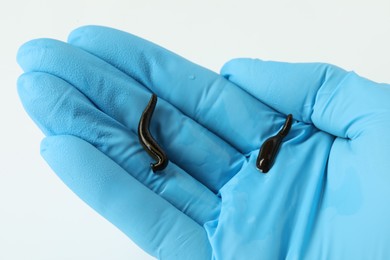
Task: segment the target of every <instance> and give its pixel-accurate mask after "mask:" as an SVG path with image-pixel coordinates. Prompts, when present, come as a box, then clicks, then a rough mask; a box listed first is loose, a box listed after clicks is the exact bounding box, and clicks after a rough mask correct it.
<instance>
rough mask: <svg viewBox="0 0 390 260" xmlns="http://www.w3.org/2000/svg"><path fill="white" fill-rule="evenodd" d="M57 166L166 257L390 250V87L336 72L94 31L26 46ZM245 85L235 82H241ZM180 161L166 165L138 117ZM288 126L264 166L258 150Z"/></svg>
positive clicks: (375, 254)
mask: <svg viewBox="0 0 390 260" xmlns="http://www.w3.org/2000/svg"><path fill="white" fill-rule="evenodd" d="M18 62H19V63H20V65H21V66H22V68H23V69H24V71H25V72H26V73H25V74H24V75H22V76H21V77H20V79H19V81H18V90H19V94H20V97H21V100H22V102H23V104H24V106H25V108H26V110H27V112H28V113H29V114H30V116H31V117H32V118H33V120H34V121H35V122H36V123H37V124H38V126H39V127H40V128H41V129H42V130H43V132H44V133H45V134H46V135H47V136H48V137H47V138H46V139H44V141H43V142H42V147H41V152H42V155H43V157H44V158H45V160H46V161H47V162H48V163H49V165H50V166H51V167H52V168H53V170H54V171H55V172H56V173H57V174H58V176H59V177H60V178H61V179H62V180H63V181H64V182H65V183H66V185H68V186H69V187H70V188H71V189H72V190H73V191H74V192H75V193H76V194H77V195H78V196H80V198H82V199H83V200H84V201H85V202H86V203H88V204H89V205H90V206H91V207H93V208H94V209H95V210H96V211H97V212H99V213H100V214H101V215H103V216H104V217H105V218H107V219H108V220H109V221H111V222H112V223H113V224H114V225H116V226H117V227H118V228H119V229H120V230H122V231H123V232H124V233H125V234H126V235H128V236H129V237H130V238H131V239H132V240H134V241H135V242H136V243H137V244H138V245H139V246H141V247H142V248H143V249H144V250H146V251H147V252H148V253H149V254H151V255H153V256H156V257H159V258H161V259H211V258H214V259H223V260H226V259H389V258H390V247H389V244H390V221H389V220H390V204H389V203H388V198H389V197H390V174H389V173H390V172H389V169H390V160H389V153H390V137H389V134H388V133H389V130H390V87H389V85H386V84H377V83H374V82H372V81H369V80H366V79H364V78H361V77H359V76H357V75H356V74H355V73H353V72H346V71H344V70H342V69H339V68H337V67H334V66H331V65H326V64H320V63H313V64H288V63H279V62H264V61H260V60H249V59H238V60H233V61H231V62H229V63H227V64H226V65H225V66H224V67H223V69H222V75H224V76H225V77H226V78H227V79H229V80H230V81H229V80H227V79H226V78H224V77H222V76H220V75H218V74H216V73H213V72H211V71H209V70H206V69H204V68H202V67H199V66H197V65H195V64H193V63H191V62H189V61H187V60H185V59H183V58H181V57H179V56H177V55H175V54H173V53H171V52H169V51H167V50H165V49H163V48H161V47H158V46H156V45H154V44H152V43H150V42H147V41H144V40H142V39H140V38H137V37H135V36H133V35H130V34H127V33H124V32H120V31H116V30H113V29H109V28H102V27H94V26H89V27H83V28H80V29H77V30H76V31H74V32H73V33H72V34H71V35H70V37H69V44H67V43H63V42H59V41H55V40H50V39H40V40H34V41H31V42H28V43H26V44H25V45H24V46H22V47H21V49H20V50H19V53H18ZM232 82H233V83H232ZM151 92H154V93H156V94H157V95H158V97H159V100H158V104H157V107H156V111H155V113H154V115H153V118H152V123H151V131H152V133H153V135H154V136H155V138H156V139H157V141H158V142H159V143H160V144H161V146H162V147H163V149H164V150H165V151H166V152H167V155H168V157H169V159H170V163H169V164H168V167H167V168H166V169H165V170H164V171H163V172H161V173H160V174H158V175H156V174H154V173H153V172H152V171H151V169H150V167H149V164H150V162H151V161H152V159H151V158H150V157H149V156H148V155H147V153H146V152H145V151H144V150H143V149H142V146H141V145H140V143H139V141H138V137H137V125H138V122H139V118H140V116H141V113H142V111H143V109H144V108H145V106H146V104H147V103H148V101H149V99H150V95H151ZM290 113H292V114H293V116H294V118H295V119H296V120H297V121H294V123H293V125H292V129H291V131H290V133H289V134H288V135H287V137H286V138H285V139H284V142H283V143H282V145H281V148H280V151H279V153H278V155H277V158H276V161H275V164H274V166H273V167H272V169H271V170H270V171H269V173H267V174H262V173H260V172H259V171H258V170H257V169H256V165H255V162H256V157H257V154H258V151H259V148H260V146H261V144H262V143H263V142H264V141H265V140H266V139H267V138H268V137H270V136H272V135H274V134H276V133H277V132H278V131H279V129H280V127H281V126H282V125H283V123H284V120H285V118H286V115H287V114H290Z"/></svg>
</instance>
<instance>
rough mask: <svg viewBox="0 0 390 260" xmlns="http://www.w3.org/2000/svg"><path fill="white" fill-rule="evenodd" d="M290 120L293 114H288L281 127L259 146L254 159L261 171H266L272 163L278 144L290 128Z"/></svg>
mask: <svg viewBox="0 0 390 260" xmlns="http://www.w3.org/2000/svg"><path fill="white" fill-rule="evenodd" d="M292 120H293V116H292V115H291V114H290V115H288V116H287V118H286V121H285V123H284V125H283V127H282V129H281V130H280V131H279V132H278V133H277V134H276V135H274V136H272V137H270V138H268V139H267V140H266V141H265V142H264V143H263V145H262V146H261V148H260V151H259V155H258V156H257V160H256V167H257V169H259V170H260V171H261V172H262V173H267V172H268V171H269V170H270V169H271V167H272V165H273V164H274V161H275V157H276V155H277V153H278V151H279V148H280V144H281V143H282V141H283V138H284V137H285V136H286V135H287V134H288V132H289V131H290V129H291V125H292Z"/></svg>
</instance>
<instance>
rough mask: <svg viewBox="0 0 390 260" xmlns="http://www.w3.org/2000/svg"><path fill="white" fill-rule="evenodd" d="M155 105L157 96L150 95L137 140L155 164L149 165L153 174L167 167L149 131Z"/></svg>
mask: <svg viewBox="0 0 390 260" xmlns="http://www.w3.org/2000/svg"><path fill="white" fill-rule="evenodd" d="M156 104H157V96H156V95H155V94H152V97H151V98H150V101H149V103H148V105H147V106H146V108H145V110H144V112H143V113H142V116H141V119H140V121H139V124H138V138H139V141H140V142H141V144H142V146H143V147H144V149H145V151H146V152H147V153H148V154H149V155H150V156H151V157H152V158H153V159H155V160H156V161H157V162H155V163H151V164H150V167H151V168H152V170H153V172H156V171H161V170H164V169H165V167H167V165H168V158H167V156H166V154H165V152H164V151H163V149H161V147H160V146H159V145H158V143H157V142H156V140H154V138H153V136H152V135H151V134H150V131H149V124H150V120H151V119H152V115H153V112H154V108H155V107H156Z"/></svg>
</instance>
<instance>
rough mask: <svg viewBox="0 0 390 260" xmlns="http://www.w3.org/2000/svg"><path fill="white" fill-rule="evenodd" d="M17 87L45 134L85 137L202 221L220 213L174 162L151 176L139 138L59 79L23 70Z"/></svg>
mask: <svg viewBox="0 0 390 260" xmlns="http://www.w3.org/2000/svg"><path fill="white" fill-rule="evenodd" d="M18 90H19V94H20V97H21V99H22V102H23V105H24V106H25V109H26V111H27V112H28V113H29V115H30V116H31V118H32V119H33V120H34V121H35V122H36V124H37V125H38V126H39V127H40V128H41V129H42V130H43V132H44V133H45V134H46V135H73V136H77V137H79V138H81V139H84V140H86V141H87V142H89V143H91V144H92V145H94V146H95V147H97V148H98V149H99V150H100V151H101V152H103V153H104V154H106V155H107V156H108V157H110V158H111V159H112V160H113V161H115V162H116V163H117V164H119V165H120V166H121V167H122V168H123V169H124V170H126V171H127V172H128V173H129V174H131V175H132V176H134V177H135V178H136V179H137V180H139V181H140V182H141V183H143V184H144V185H145V186H147V187H148V188H150V189H151V190H153V191H154V192H155V193H157V194H159V195H161V196H162V197H163V198H164V199H165V200H167V201H168V202H170V203H171V204H172V205H173V206H175V207H176V208H178V209H179V210H181V211H183V212H184V213H185V214H187V215H188V216H190V217H191V218H192V219H194V220H195V221H196V222H198V223H200V224H203V223H204V222H206V221H208V220H209V219H211V218H213V217H215V214H218V205H219V199H218V197H217V196H216V195H215V194H214V193H212V192H211V191H210V190H209V189H207V188H206V187H205V186H204V185H202V184H201V183H200V182H198V181H196V180H195V179H194V178H192V177H191V176H190V175H188V174H187V173H186V172H185V171H183V170H182V169H180V168H179V167H177V166H176V165H175V164H174V163H172V162H171V163H169V164H168V167H167V168H166V169H165V171H164V172H163V173H162V175H161V176H160V175H157V174H154V173H153V172H152V171H151V170H150V167H149V164H150V161H151V158H150V157H149V156H148V155H147V154H146V152H145V151H144V150H143V148H142V146H141V145H140V143H139V141H138V136H137V135H136V134H134V133H132V132H130V131H129V130H128V129H127V128H126V127H124V126H123V125H121V124H120V123H118V122H117V121H115V120H113V119H112V118H111V117H109V116H107V115H106V114H105V113H103V112H101V111H100V110H98V109H97V108H96V107H95V106H94V105H93V104H92V103H91V102H90V101H89V100H88V98H86V97H85V96H84V95H82V94H81V93H80V92H79V91H77V90H76V89H75V88H74V87H72V86H71V85H69V84H68V83H66V82H65V81H63V80H62V79H59V78H57V77H55V76H53V75H50V74H45V73H41V72H34V73H28V74H24V75H23V76H22V77H21V78H20V79H19V81H18Z"/></svg>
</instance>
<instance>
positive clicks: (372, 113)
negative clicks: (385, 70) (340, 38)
mask: <svg viewBox="0 0 390 260" xmlns="http://www.w3.org/2000/svg"><path fill="white" fill-rule="evenodd" d="M221 74H222V75H224V76H225V77H226V78H227V79H229V80H230V81H232V82H234V83H236V84H237V85H239V86H240V87H241V88H242V89H244V90H245V91H247V92H249V93H251V94H252V95H253V96H255V97H256V98H257V99H258V100H260V101H261V102H264V103H265V104H267V105H269V106H270V107H272V108H274V109H275V110H277V111H280V112H281V113H284V114H289V113H292V114H293V115H294V117H295V118H296V119H297V120H299V121H303V122H305V123H309V124H314V125H315V126H316V127H317V128H318V129H321V130H323V131H325V132H328V133H330V134H332V135H334V136H338V137H343V138H349V139H354V138H355V137H357V136H358V135H360V134H361V132H362V131H365V130H368V128H367V126H371V127H369V128H370V129H372V130H375V129H376V127H373V126H378V124H383V123H384V122H385V121H386V120H383V119H384V118H385V117H387V111H388V110H389V109H390V108H389V106H388V104H390V103H389V100H390V88H389V85H387V84H377V83H374V82H372V81H369V80H366V79H363V78H361V77H359V76H357V75H356V74H355V73H353V72H346V71H344V70H342V69H340V68H338V67H335V66H333V65H329V64H322V63H302V64H293V63H283V62H266V61H261V60H254V59H235V60H232V61H230V62H228V63H226V64H225V65H224V66H223V68H222V70H221ZM367 97H370V98H367ZM387 121H388V120H387Z"/></svg>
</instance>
